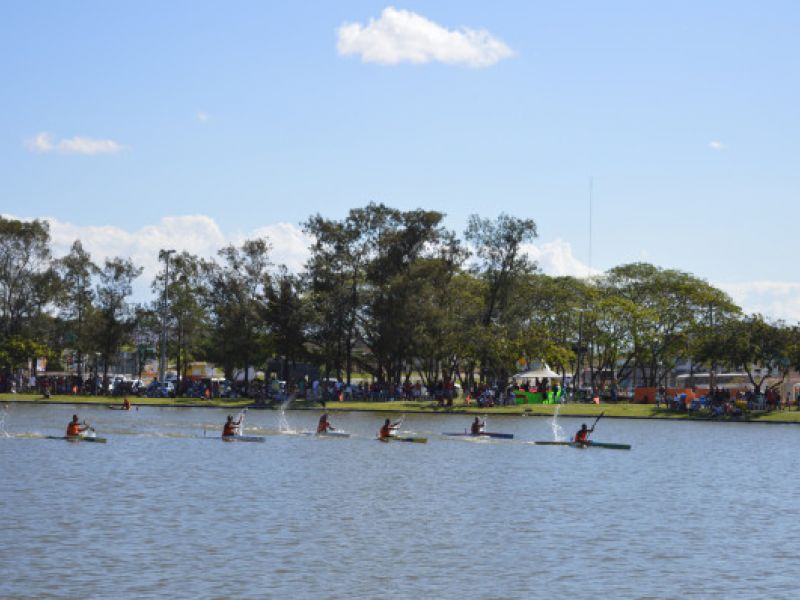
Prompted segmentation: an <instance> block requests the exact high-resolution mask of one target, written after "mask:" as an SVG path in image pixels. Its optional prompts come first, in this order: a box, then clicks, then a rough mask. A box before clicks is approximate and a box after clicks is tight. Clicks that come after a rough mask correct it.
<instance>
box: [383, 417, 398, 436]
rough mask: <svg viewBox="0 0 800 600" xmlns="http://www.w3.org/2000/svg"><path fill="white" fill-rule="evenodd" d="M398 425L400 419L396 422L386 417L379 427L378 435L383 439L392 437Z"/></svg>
mask: <svg viewBox="0 0 800 600" xmlns="http://www.w3.org/2000/svg"><path fill="white" fill-rule="evenodd" d="M398 427H400V421H398V422H397V423H392V422H391V421H390V420H389V419H386V421H384V423H383V427H381V430H380V432H379V433H378V437H379V438H381V439H382V440H383V439H386V438H390V437H393V436H394V435H395V430H396V429H397V428H398Z"/></svg>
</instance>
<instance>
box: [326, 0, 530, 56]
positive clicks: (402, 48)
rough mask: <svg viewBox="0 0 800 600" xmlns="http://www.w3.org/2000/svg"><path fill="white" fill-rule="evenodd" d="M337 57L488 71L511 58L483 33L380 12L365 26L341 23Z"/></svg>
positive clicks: (391, 10)
mask: <svg viewBox="0 0 800 600" xmlns="http://www.w3.org/2000/svg"><path fill="white" fill-rule="evenodd" d="M337 33H338V43H337V50H338V52H339V54H340V55H341V56H349V55H352V54H355V55H359V56H361V60H362V61H363V62H371V63H378V64H382V65H396V64H398V63H401V62H411V63H417V64H422V63H429V62H434V61H435V62H441V63H445V64H454V65H464V66H467V67H489V66H491V65H494V64H495V63H497V62H498V61H500V60H502V59H504V58H508V57H510V56H513V54H514V53H513V51H512V50H511V48H509V47H508V46H507V45H506V44H505V43H504V42H503V41H502V40H500V39H498V38H496V37H494V36H493V35H491V34H490V33H489V32H488V31H486V30H483V29H477V30H476V29H469V28H466V27H462V28H461V29H459V30H450V29H447V28H445V27H443V26H441V25H439V24H438V23H435V22H433V21H431V20H430V19H427V18H425V17H423V16H421V15H418V14H417V13H414V12H411V11H408V10H398V9H396V8H394V7H393V6H388V7H386V8H385V9H383V12H382V13H381V16H380V18H378V19H370V20H369V23H367V24H366V25H363V24H361V23H344V24H343V25H341V26H340V27H339V29H338V32H337Z"/></svg>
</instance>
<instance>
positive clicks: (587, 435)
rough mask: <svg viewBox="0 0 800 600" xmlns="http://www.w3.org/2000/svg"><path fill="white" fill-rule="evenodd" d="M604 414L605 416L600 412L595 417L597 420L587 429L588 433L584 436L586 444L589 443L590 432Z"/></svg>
mask: <svg viewBox="0 0 800 600" xmlns="http://www.w3.org/2000/svg"><path fill="white" fill-rule="evenodd" d="M604 414H606V412H605V411H603V412H601V413H600V414H599V415H597V418H596V419H595V420H594V423H592V426H591V427H590V428H589V433H587V434H586V441H587V442H588V441H589V436H590V435H592V432H593V431H594V426H595V425H597V422H598V421H599V420H600V417H602V416H603V415H604Z"/></svg>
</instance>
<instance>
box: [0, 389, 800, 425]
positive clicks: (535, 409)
mask: <svg viewBox="0 0 800 600" xmlns="http://www.w3.org/2000/svg"><path fill="white" fill-rule="evenodd" d="M0 403H5V404H12V403H13V404H39V405H59V404H74V405H79V406H92V405H101V406H119V405H120V404H121V401H120V400H118V398H117V397H114V398H108V397H103V396H100V397H95V396H53V397H51V398H44V397H41V396H39V395H34V394H0ZM131 406H132V407H139V406H143V407H154V408H220V409H226V408H227V409H242V408H248V409H252V410H279V409H280V404H272V405H263V404H256V403H254V402H253V401H252V400H250V399H244V400H241V399H237V400H227V399H215V400H199V399H197V398H186V399H171V400H168V401H166V399H163V398H133V399H132V401H131ZM556 407H560V410H559V416H562V417H570V418H585V419H591V418H595V417H597V416H598V415H600V413H603V418H604V419H634V420H646V421H657V420H667V421H693V422H697V421H699V422H705V423H766V424H771V425H800V411H798V410H796V409H795V410H792V409H784V410H776V411H771V412H758V413H750V414H747V415H744V416H742V417H722V418H713V417H710V416H706V415H691V414H689V413H674V412H671V411H667V410H666V409H661V408H657V407H656V406H655V405H654V404H629V403H617V404H600V405H589V404H561V405H553V404H536V405H531V404H522V405H514V406H498V407H493V408H481V407H478V406H472V405H471V406H467V405H465V404H463V403H462V404H456V405H455V406H453V407H442V406H439V405H438V404H437V403H435V402H432V401H429V402H422V403H420V402H411V401H392V402H338V401H331V402H328V403H327V406H324V407H323V406H322V405H320V404H319V403H316V402H315V403H308V402H306V401H305V400H297V401H294V402H292V405H291V406H289V407H287V408H286V409H285V410H293V411H295V410H297V411H302V410H313V411H320V410H326V411H328V412H332V413H345V412H375V413H408V414H411V413H413V414H433V415H437V414H438V415H491V416H492V417H540V418H541V417H544V418H552V416H553V414H554V412H555V409H556Z"/></svg>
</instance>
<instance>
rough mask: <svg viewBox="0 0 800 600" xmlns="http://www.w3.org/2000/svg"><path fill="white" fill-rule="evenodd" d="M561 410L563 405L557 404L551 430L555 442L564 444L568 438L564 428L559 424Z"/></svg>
mask: <svg viewBox="0 0 800 600" xmlns="http://www.w3.org/2000/svg"><path fill="white" fill-rule="evenodd" d="M560 410H561V405H560V404H556V409H555V411H553V420H552V421H550V429H552V430H553V441H555V442H563V441H566V439H567V436H566V434H565V433H564V428H563V427H561V425H559V424H558V413H559V411H560Z"/></svg>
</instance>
